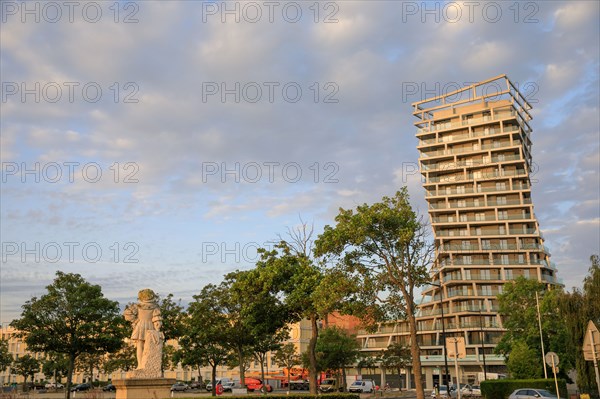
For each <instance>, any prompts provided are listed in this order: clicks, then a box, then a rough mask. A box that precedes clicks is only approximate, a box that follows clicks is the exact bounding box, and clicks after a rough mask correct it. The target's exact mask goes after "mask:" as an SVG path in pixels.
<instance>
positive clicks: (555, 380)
mask: <svg viewBox="0 0 600 399" xmlns="http://www.w3.org/2000/svg"><path fill="white" fill-rule="evenodd" d="M552 373H553V374H554V385H555V386H556V397H557V398H558V399H560V392H559V391H558V380H557V379H556V365H555V364H554V356H552Z"/></svg>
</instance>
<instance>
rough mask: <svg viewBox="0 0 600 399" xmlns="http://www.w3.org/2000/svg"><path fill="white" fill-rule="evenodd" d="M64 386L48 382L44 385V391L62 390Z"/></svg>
mask: <svg viewBox="0 0 600 399" xmlns="http://www.w3.org/2000/svg"><path fill="white" fill-rule="evenodd" d="M64 387H65V386H64V385H63V384H61V383H60V382H57V383H54V382H49V383H47V384H46V385H45V388H46V389H63V388H64Z"/></svg>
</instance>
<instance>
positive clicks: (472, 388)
mask: <svg viewBox="0 0 600 399" xmlns="http://www.w3.org/2000/svg"><path fill="white" fill-rule="evenodd" d="M460 394H461V395H467V396H481V387H480V386H479V385H471V384H466V385H463V386H461V387H460Z"/></svg>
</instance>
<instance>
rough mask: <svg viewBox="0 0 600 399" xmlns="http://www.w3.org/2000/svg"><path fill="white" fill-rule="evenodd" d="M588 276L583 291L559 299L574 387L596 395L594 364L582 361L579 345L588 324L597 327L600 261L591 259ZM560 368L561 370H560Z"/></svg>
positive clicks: (584, 281)
mask: <svg viewBox="0 0 600 399" xmlns="http://www.w3.org/2000/svg"><path fill="white" fill-rule="evenodd" d="M590 263H591V265H590V268H589V271H588V275H587V276H586V278H585V279H584V280H583V290H579V289H577V288H574V289H573V292H567V293H565V294H564V295H562V297H561V300H560V301H559V307H560V312H561V314H562V319H563V320H564V322H565V325H566V327H567V330H568V331H569V333H570V340H571V341H570V344H571V345H572V347H573V348H574V351H573V352H574V357H575V368H576V370H577V387H578V388H579V390H580V391H581V392H584V393H589V394H592V395H596V393H597V392H598V391H597V388H596V379H595V376H594V370H593V364H592V362H588V361H586V360H585V359H584V358H583V350H582V345H583V341H584V338H585V333H586V329H587V325H588V322H589V321H590V320H592V321H593V322H594V323H595V324H596V326H597V327H600V300H599V299H598V298H600V258H599V257H598V255H593V256H591V257H590ZM561 368H562V367H561Z"/></svg>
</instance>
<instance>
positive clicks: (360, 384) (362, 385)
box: [348, 380, 375, 393]
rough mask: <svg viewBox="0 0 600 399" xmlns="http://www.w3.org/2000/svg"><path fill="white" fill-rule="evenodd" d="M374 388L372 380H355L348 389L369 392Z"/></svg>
mask: <svg viewBox="0 0 600 399" xmlns="http://www.w3.org/2000/svg"><path fill="white" fill-rule="evenodd" d="M374 389H375V384H374V383H373V380H356V381H354V382H353V383H352V385H350V387H349V388H348V391H350V392H358V393H367V392H368V393H371V392H373V390H374Z"/></svg>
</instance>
